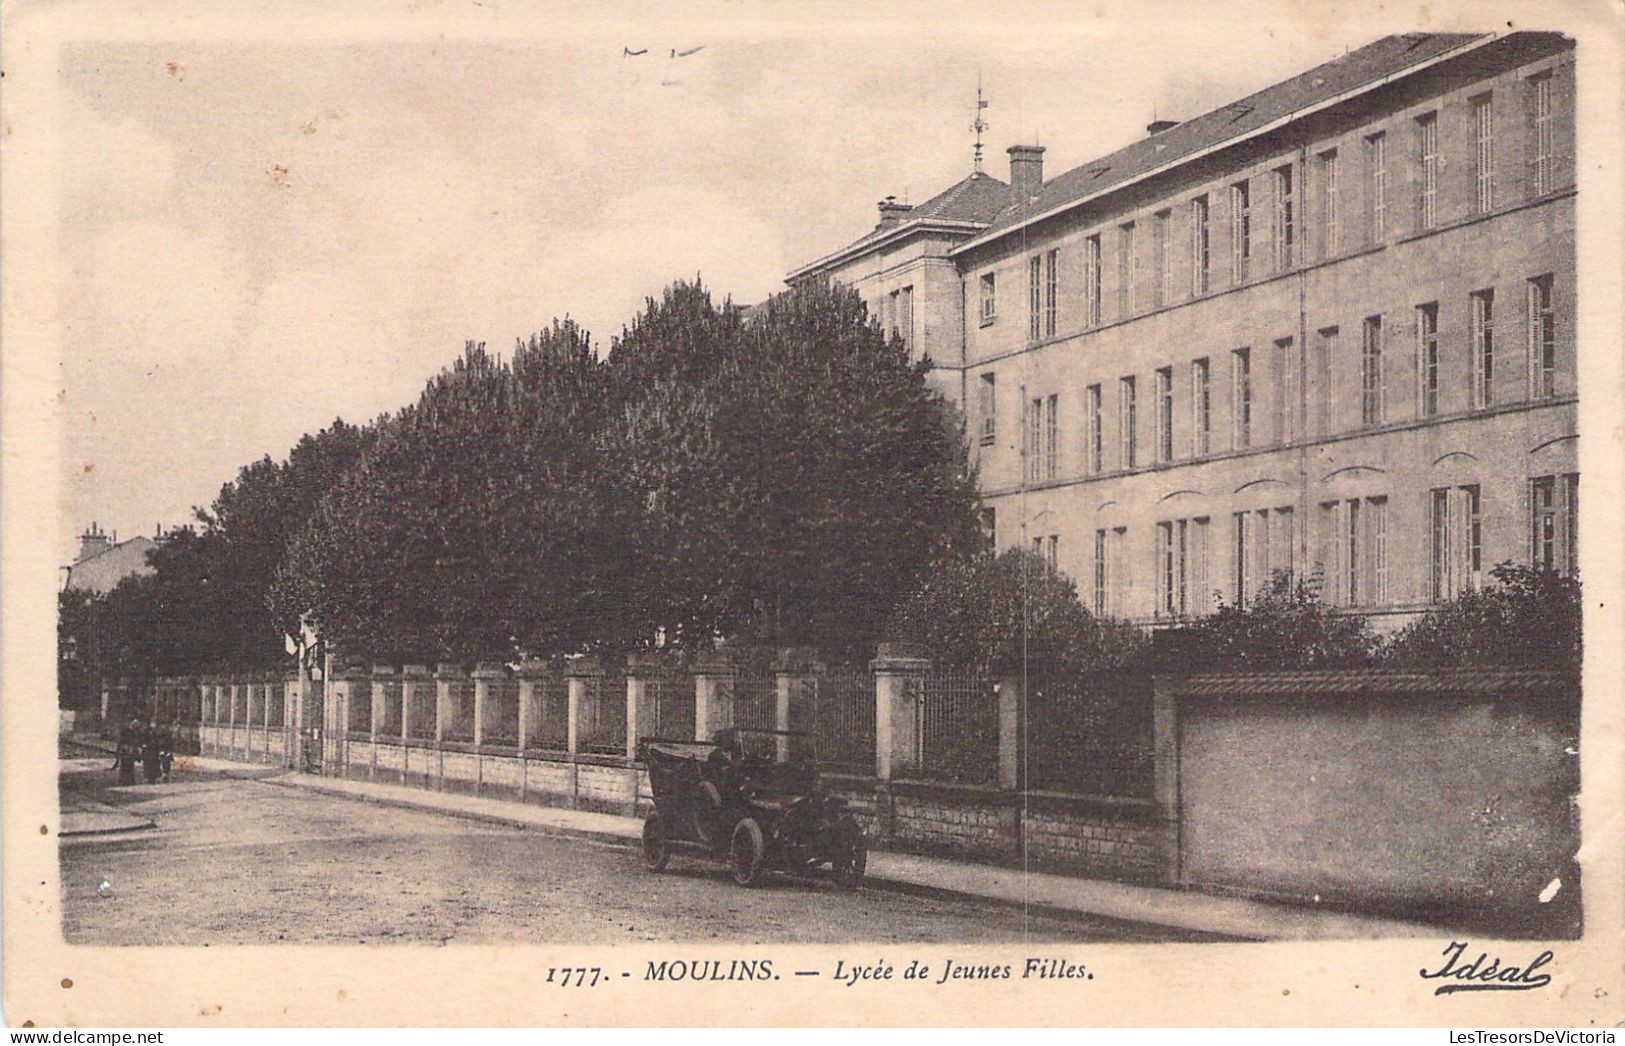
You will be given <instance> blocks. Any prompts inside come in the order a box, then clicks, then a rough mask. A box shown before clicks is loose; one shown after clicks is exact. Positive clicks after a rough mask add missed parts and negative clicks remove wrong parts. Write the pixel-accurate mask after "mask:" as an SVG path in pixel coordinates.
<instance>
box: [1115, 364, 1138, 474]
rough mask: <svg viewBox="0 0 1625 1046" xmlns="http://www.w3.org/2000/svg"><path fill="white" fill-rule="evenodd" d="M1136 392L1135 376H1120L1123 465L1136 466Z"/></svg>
mask: <svg viewBox="0 0 1625 1046" xmlns="http://www.w3.org/2000/svg"><path fill="white" fill-rule="evenodd" d="M1134 399H1135V393H1134V378H1133V377H1132V376H1129V377H1125V378H1119V379H1118V382H1117V426H1118V429H1117V438H1118V448H1119V457H1118V460H1119V461H1120V462H1121V464H1122V467H1123V468H1126V469H1131V468H1133V467H1134V458H1135V438H1134V429H1135V425H1134V422H1135V417H1134V415H1135V411H1136V409H1137V408H1136V406H1135V401H1134Z"/></svg>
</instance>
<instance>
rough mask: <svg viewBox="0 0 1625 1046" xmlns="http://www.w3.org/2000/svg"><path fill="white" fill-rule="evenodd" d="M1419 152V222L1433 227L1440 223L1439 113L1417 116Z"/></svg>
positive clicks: (1426, 227) (1428, 227)
mask: <svg viewBox="0 0 1625 1046" xmlns="http://www.w3.org/2000/svg"><path fill="white" fill-rule="evenodd" d="M1416 137H1417V152H1418V153H1419V154H1420V159H1421V161H1422V180H1421V182H1420V183H1419V185H1418V190H1419V195H1418V197H1417V224H1418V225H1420V226H1421V227H1422V228H1424V229H1431V228H1433V227H1434V226H1435V225H1437V224H1438V211H1437V208H1436V207H1435V204H1436V202H1437V199H1438V192H1439V114H1438V113H1423V114H1422V115H1421V116H1418V117H1417V118H1416Z"/></svg>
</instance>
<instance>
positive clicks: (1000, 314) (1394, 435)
mask: <svg viewBox="0 0 1625 1046" xmlns="http://www.w3.org/2000/svg"><path fill="white" fill-rule="evenodd" d="M1574 61H1575V52H1574V45H1573V42H1572V41H1571V40H1569V39H1567V38H1565V37H1563V36H1561V35H1559V34H1555V33H1535V32H1514V33H1505V34H1486V35H1477V34H1444V33H1434V34H1428V33H1415V34H1407V35H1403V36H1390V37H1385V38H1383V39H1381V40H1378V41H1376V42H1374V43H1372V44H1370V45H1368V46H1366V47H1363V48H1360V49H1359V50H1356V51H1353V52H1351V53H1348V54H1346V55H1343V56H1341V57H1339V58H1337V59H1335V60H1333V61H1330V62H1328V63H1326V64H1324V65H1320V66H1317V67H1315V68H1313V69H1310V70H1308V71H1307V72H1305V73H1302V74H1301V75H1299V76H1296V77H1293V78H1292V79H1290V80H1286V81H1284V82H1282V83H1278V84H1275V85H1274V86H1271V87H1268V88H1266V89H1264V90H1262V91H1259V92H1258V93H1256V94H1253V95H1250V96H1248V97H1246V98H1241V99H1237V100H1235V101H1231V102H1228V103H1226V104H1224V105H1221V106H1219V107H1218V108H1216V109H1214V110H1212V111H1211V112H1208V113H1205V114H1203V115H1201V116H1198V117H1196V118H1194V119H1190V120H1187V121H1185V122H1182V123H1175V122H1170V121H1160V122H1158V123H1154V124H1152V125H1151V126H1150V127H1149V128H1148V134H1147V136H1146V137H1145V138H1143V139H1141V140H1139V141H1136V142H1135V143H1133V144H1131V145H1129V146H1127V147H1126V148H1123V149H1120V150H1118V151H1116V152H1114V153H1111V154H1109V155H1106V156H1102V157H1099V158H1098V159H1095V160H1091V161H1090V162H1088V163H1085V164H1082V165H1081V166H1078V167H1075V168H1073V169H1071V170H1068V171H1066V172H1065V173H1063V174H1060V175H1059V176H1058V177H1054V178H1049V179H1046V178H1045V177H1044V167H1043V164H1044V158H1043V154H1044V150H1043V149H1042V148H1041V147H1038V146H1019V145H1018V146H1013V147H1011V148H1010V149H1009V157H1010V178H1009V182H1008V183H1006V182H1004V181H1001V180H999V179H997V178H994V177H991V176H989V175H987V174H984V173H981V172H979V171H978V172H975V173H973V174H971V175H970V176H969V177H967V178H965V179H964V180H962V181H960V182H959V183H958V184H956V185H954V186H952V187H951V188H949V189H947V190H946V191H944V192H942V193H941V194H939V195H937V196H936V197H934V198H932V199H930V200H928V201H926V202H925V203H922V204H920V205H918V206H915V207H909V206H907V205H903V204H899V203H897V202H896V201H895V200H892V199H889V198H888V199H887V200H886V201H884V202H882V203H881V204H880V221H879V224H878V225H877V226H876V227H875V228H874V229H873V230H872V231H871V232H869V233H868V234H866V235H864V236H863V237H862V238H860V239H858V240H857V241H855V242H853V243H852V244H850V245H849V246H847V247H845V248H843V249H842V250H840V251H837V252H835V253H833V254H831V255H829V256H827V257H824V258H821V259H818V260H817V261H814V262H811V263H810V264H808V265H805V266H803V267H801V268H800V269H797V270H796V271H795V272H793V273H791V274H790V275H789V277H788V279H789V282H791V283H795V282H797V281H800V280H806V279H816V278H833V279H836V280H840V281H842V282H845V283H848V284H851V285H853V286H855V287H856V288H857V289H858V290H859V292H860V293H861V294H862V295H863V297H864V299H865V300H866V301H867V302H868V304H869V307H870V311H871V314H872V315H874V316H877V317H878V318H879V319H880V322H881V323H882V325H883V326H884V327H885V328H887V329H888V330H894V331H895V332H896V333H897V335H898V336H899V337H901V338H903V339H905V340H906V341H907V342H908V344H909V345H910V347H911V349H912V350H913V351H915V352H916V353H919V354H921V355H928V356H929V357H930V359H931V361H932V363H933V365H934V371H933V376H934V379H935V380H936V381H938V382H939V383H940V385H941V387H942V388H943V390H944V392H945V393H946V394H947V395H949V397H950V398H951V399H953V400H954V401H955V402H957V403H958V404H959V405H960V406H961V407H962V408H963V410H964V413H965V423H966V426H967V433H968V436H969V441H970V444H971V446H972V449H973V452H974V454H975V458H976V465H977V468H978V470H979V476H980V482H981V486H982V495H983V498H984V501H985V504H986V506H987V516H988V521H989V525H990V527H991V528H992V530H993V533H994V535H995V539H996V541H997V543H998V544H999V545H1000V546H1001V547H1007V546H1013V545H1020V546H1023V547H1028V548H1031V549H1033V550H1035V551H1037V552H1040V553H1041V554H1042V555H1044V556H1046V557H1048V558H1049V559H1050V560H1051V561H1052V562H1054V563H1055V564H1056V565H1057V566H1058V567H1059V568H1060V569H1062V570H1063V571H1065V572H1066V573H1068V574H1070V575H1071V576H1072V577H1073V578H1074V579H1076V581H1077V582H1078V586H1079V590H1080V593H1081V594H1082V595H1083V598H1084V600H1085V602H1086V603H1087V604H1089V605H1090V606H1091V608H1092V609H1093V610H1095V611H1096V612H1097V613H1100V614H1104V615H1111V616H1116V617H1120V618H1125V619H1129V620H1134V621H1140V622H1144V623H1149V624H1155V623H1159V622H1168V621H1176V620H1180V619H1185V618H1188V617H1190V616H1194V615H1200V614H1202V613H1205V612H1207V611H1210V610H1211V609H1213V607H1214V606H1216V605H1217V602H1218V601H1220V600H1223V601H1226V602H1237V601H1244V600H1246V599H1248V598H1250V597H1251V596H1252V595H1254V594H1255V593H1256V592H1257V590H1258V586H1259V585H1260V584H1262V583H1263V582H1264V581H1265V580H1266V579H1268V578H1269V577H1270V576H1271V575H1272V573H1274V572H1277V571H1288V572H1291V573H1293V574H1294V575H1296V576H1300V577H1308V578H1313V579H1315V582H1316V583H1317V584H1319V585H1320V587H1321V592H1322V598H1323V599H1326V600H1328V601H1330V602H1331V603H1333V604H1336V605H1339V606H1346V607H1352V608H1359V609H1360V610H1362V611H1363V612H1366V613H1368V614H1370V615H1372V616H1373V618H1374V619H1376V620H1377V622H1378V623H1379V624H1382V623H1386V624H1388V625H1392V624H1396V623H1398V622H1399V621H1402V620H1404V618H1405V617H1406V616H1407V615H1414V614H1415V613H1417V612H1418V611H1420V610H1422V609H1424V608H1425V607H1427V606H1428V605H1429V604H1430V603H1433V602H1436V601H1439V600H1442V599H1447V598H1449V597H1451V596H1452V595H1454V594H1456V593H1457V592H1459V591H1461V590H1462V589H1464V588H1468V587H1471V586H1475V585H1479V584H1482V583H1483V582H1484V581H1485V580H1486V578H1487V576H1488V572H1489V570H1490V569H1491V568H1492V567H1493V566H1494V565H1495V564H1497V563H1499V562H1502V561H1505V560H1512V561H1516V562H1521V563H1534V564H1536V565H1539V566H1544V567H1550V568H1552V569H1555V570H1560V571H1567V572H1572V571H1574V570H1575V569H1576V566H1577V557H1576V552H1577V528H1576V518H1577V505H1578V502H1577V498H1578V491H1579V474H1578V454H1577V442H1576V440H1577V432H1578V430H1577V420H1578V419H1577V406H1576V403H1577V390H1576V386H1575V373H1576V366H1575V359H1576V346H1575V316H1576V311H1575V289H1574V283H1575V239H1574V233H1575V165H1574V156H1575V148H1574V145H1575V143H1574V128H1575V121H1574Z"/></svg>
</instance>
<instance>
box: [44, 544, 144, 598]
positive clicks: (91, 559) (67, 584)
mask: <svg viewBox="0 0 1625 1046" xmlns="http://www.w3.org/2000/svg"><path fill="white" fill-rule="evenodd" d="M156 547H157V543H156V542H155V541H153V540H152V539H151V538H148V537H133V538H130V539H129V540H128V541H121V542H119V543H118V544H116V545H112V546H109V547H108V548H105V549H103V550H102V551H100V552H98V553H96V554H95V555H93V556H87V557H85V558H84V559H81V560H80V561H79V562H77V563H75V564H73V566H71V567H69V568H68V576H67V579H66V580H65V581H64V582H63V585H62V587H63V588H65V589H79V590H82V591H87V592H95V593H97V594H99V595H105V594H107V593H108V592H111V591H112V590H113V588H114V587H115V586H116V585H118V583H119V582H120V581H123V580H124V579H125V578H127V577H130V576H132V575H139V574H150V573H152V567H150V566H148V565H147V553H148V552H150V551H152V550H153V549H154V548H156Z"/></svg>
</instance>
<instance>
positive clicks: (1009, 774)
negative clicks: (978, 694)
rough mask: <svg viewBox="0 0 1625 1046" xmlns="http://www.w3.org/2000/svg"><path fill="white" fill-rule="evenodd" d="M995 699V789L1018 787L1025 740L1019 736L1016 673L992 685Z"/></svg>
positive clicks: (1018, 678) (1019, 700)
mask: <svg viewBox="0 0 1625 1046" xmlns="http://www.w3.org/2000/svg"><path fill="white" fill-rule="evenodd" d="M996 686H997V688H998V689H997V693H998V700H999V787H1000V788H1010V789H1014V788H1019V787H1021V756H1022V752H1023V751H1025V748H1024V745H1025V743H1026V742H1025V739H1024V738H1023V737H1022V736H1021V724H1022V720H1023V716H1022V712H1023V711H1024V709H1025V705H1024V703H1023V701H1022V698H1023V693H1022V686H1021V673H1020V672H1005V673H1003V674H1001V675H1000V677H999V681H998V683H997V684H996Z"/></svg>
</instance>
